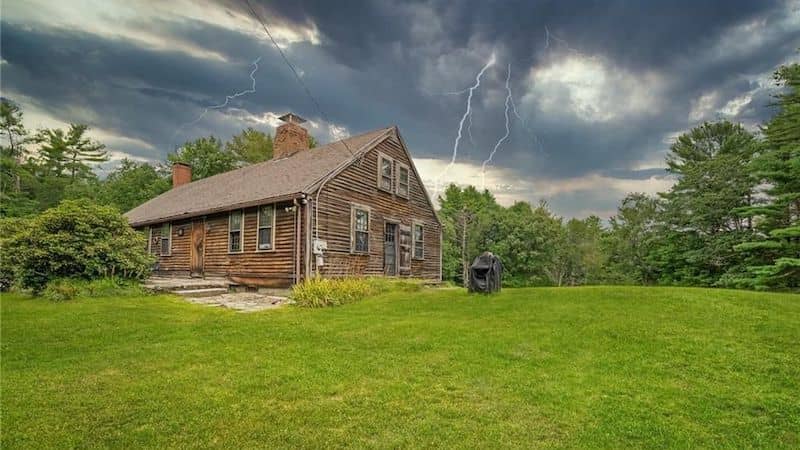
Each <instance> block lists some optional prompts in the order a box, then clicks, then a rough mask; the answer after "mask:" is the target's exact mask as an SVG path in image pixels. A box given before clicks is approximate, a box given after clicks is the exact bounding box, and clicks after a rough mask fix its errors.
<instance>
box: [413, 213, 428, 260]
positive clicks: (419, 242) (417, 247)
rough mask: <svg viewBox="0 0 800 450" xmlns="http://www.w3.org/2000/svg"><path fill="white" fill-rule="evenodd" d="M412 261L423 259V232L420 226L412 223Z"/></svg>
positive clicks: (417, 223)
mask: <svg viewBox="0 0 800 450" xmlns="http://www.w3.org/2000/svg"><path fill="white" fill-rule="evenodd" d="M413 238H414V259H423V258H425V230H424V228H423V227H422V224H421V223H419V222H414V236H413Z"/></svg>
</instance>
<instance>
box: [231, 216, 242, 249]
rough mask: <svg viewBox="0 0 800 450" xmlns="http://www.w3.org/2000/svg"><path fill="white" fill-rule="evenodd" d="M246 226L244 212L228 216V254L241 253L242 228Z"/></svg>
mask: <svg viewBox="0 0 800 450" xmlns="http://www.w3.org/2000/svg"><path fill="white" fill-rule="evenodd" d="M243 226H244V210H239V211H231V213H230V216H228V252H229V253H241V252H242V251H243V248H242V228H243Z"/></svg>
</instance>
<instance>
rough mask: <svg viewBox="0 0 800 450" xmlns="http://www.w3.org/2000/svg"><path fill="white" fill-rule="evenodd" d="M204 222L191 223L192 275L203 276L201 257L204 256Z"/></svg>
mask: <svg viewBox="0 0 800 450" xmlns="http://www.w3.org/2000/svg"><path fill="white" fill-rule="evenodd" d="M205 236H206V223H205V220H195V221H194V222H192V257H191V271H192V275H203V256H204V255H205Z"/></svg>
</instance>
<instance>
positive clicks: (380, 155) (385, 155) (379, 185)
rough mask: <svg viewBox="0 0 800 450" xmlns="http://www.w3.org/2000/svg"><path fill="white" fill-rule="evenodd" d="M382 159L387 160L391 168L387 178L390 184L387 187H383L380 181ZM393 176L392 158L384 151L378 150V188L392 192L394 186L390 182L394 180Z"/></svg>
mask: <svg viewBox="0 0 800 450" xmlns="http://www.w3.org/2000/svg"><path fill="white" fill-rule="evenodd" d="M384 160H386V161H389V167H391V168H392V173H391V174H390V175H389V180H390V181H389V184H390V186H389V189H386V188H384V187H383V184H382V183H381V181H383V170H382V169H383V161H384ZM394 178H395V170H394V159H393V158H392V157H391V156H389V155H387V154H385V153H381V152H378V190H381V191H383V192H388V193H390V194H393V193H394V192H393V190H392V188H393V187H394V186H391V184H393V183H394V182H395V179H394Z"/></svg>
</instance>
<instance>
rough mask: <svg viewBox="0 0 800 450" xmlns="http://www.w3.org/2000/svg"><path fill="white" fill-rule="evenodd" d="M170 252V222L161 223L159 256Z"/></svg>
mask: <svg viewBox="0 0 800 450" xmlns="http://www.w3.org/2000/svg"><path fill="white" fill-rule="evenodd" d="M170 253H172V224H171V223H165V224H164V225H161V256H169V254H170Z"/></svg>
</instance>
